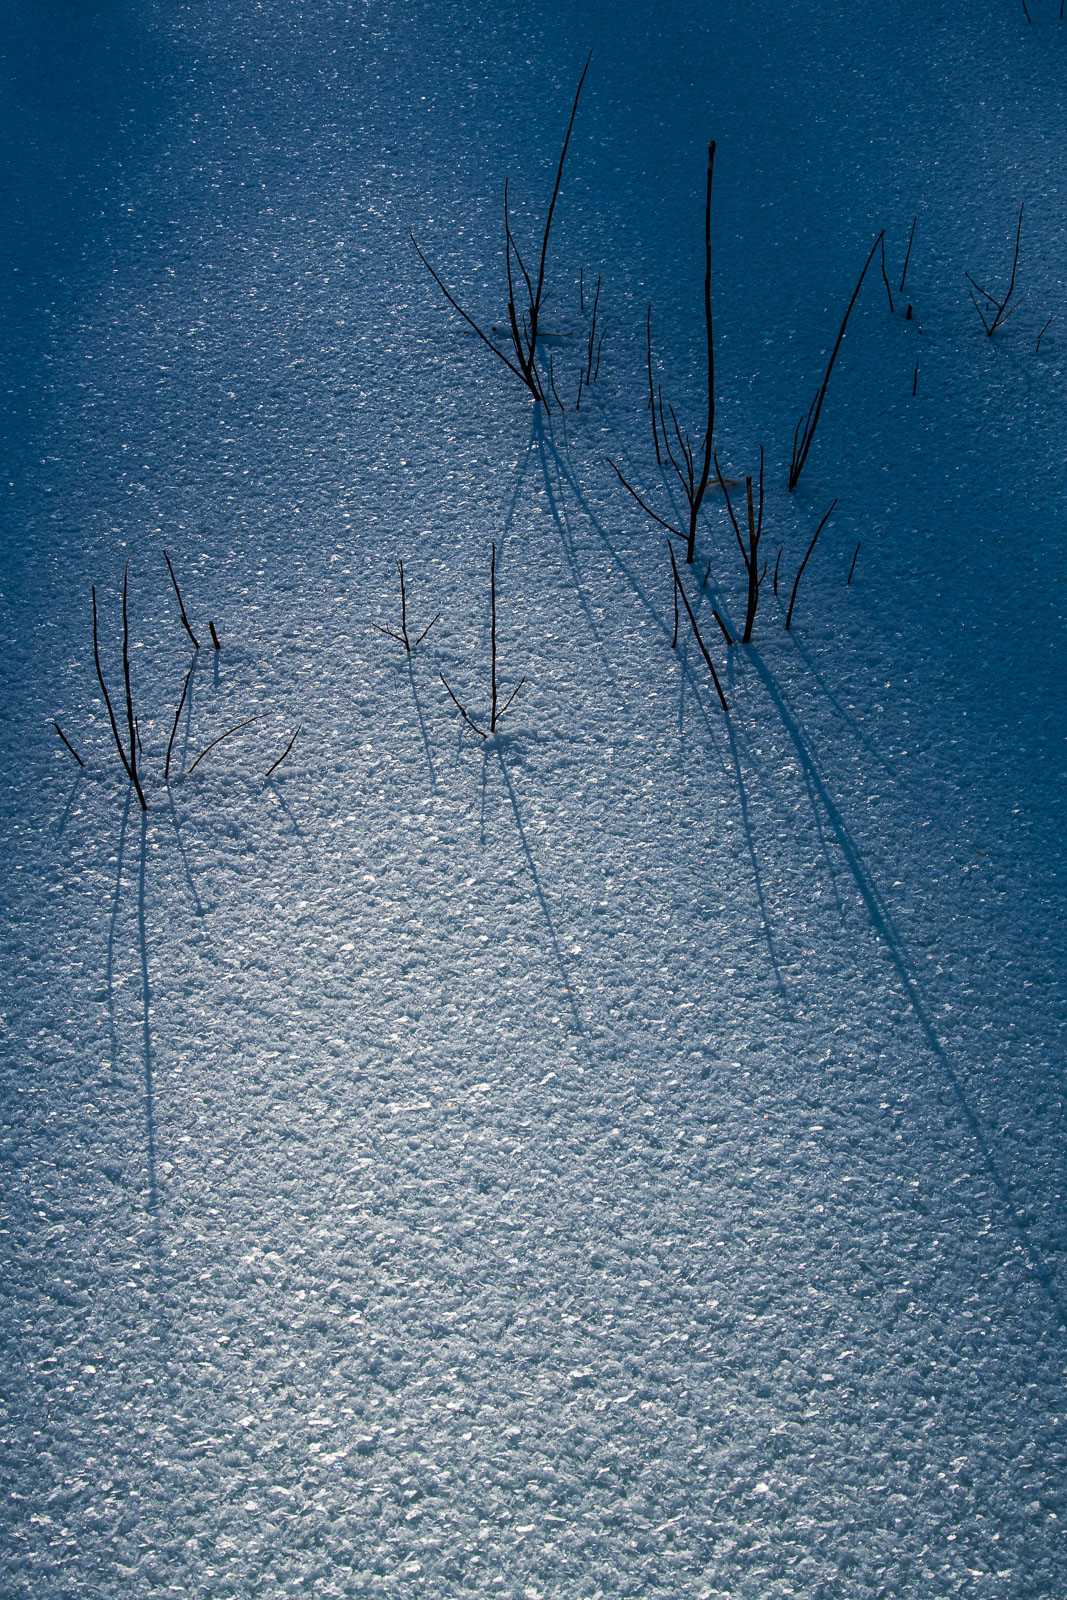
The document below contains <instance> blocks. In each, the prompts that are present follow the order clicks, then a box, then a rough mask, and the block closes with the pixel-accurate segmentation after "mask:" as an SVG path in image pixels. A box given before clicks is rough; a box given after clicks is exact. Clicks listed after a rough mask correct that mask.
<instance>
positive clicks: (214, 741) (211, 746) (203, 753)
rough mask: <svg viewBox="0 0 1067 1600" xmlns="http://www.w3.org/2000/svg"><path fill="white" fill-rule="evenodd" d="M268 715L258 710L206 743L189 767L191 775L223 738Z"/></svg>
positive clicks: (260, 720)
mask: <svg viewBox="0 0 1067 1600" xmlns="http://www.w3.org/2000/svg"><path fill="white" fill-rule="evenodd" d="M266 715H267V713H266V712H265V711H257V712H256V715H255V716H254V717H246V718H245V720H244V721H243V722H238V723H235V725H234V726H233V727H232V728H227V729H226V732H225V733H220V734H219V736H218V738H217V739H212V741H211V743H210V744H206V745H205V746H204V748H203V749H202V750H201V752H200V754H199V755H198V756H197V758H196V760H195V761H194V762H193V764H192V766H191V767H190V768H189V775H190V777H191V776H192V774H193V773H194V772H195V771H196V769H197V767H198V766H199V765H200V763H201V761H203V759H204V757H205V756H206V755H207V753H208V751H209V750H214V748H215V746H216V745H217V744H221V743H222V741H223V739H228V738H229V737H230V735H231V734H232V733H240V731H241V729H242V728H248V727H251V725H252V723H253V722H262V720H263V718H264V717H265V716H266Z"/></svg>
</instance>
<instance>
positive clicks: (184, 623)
mask: <svg viewBox="0 0 1067 1600" xmlns="http://www.w3.org/2000/svg"><path fill="white" fill-rule="evenodd" d="M163 559H164V561H165V562H166V563H167V571H168V572H169V573H170V581H171V583H172V584H173V585H174V593H175V594H176V595H177V597H178V610H179V611H180V612H181V614H182V627H183V628H184V629H185V631H186V633H187V634H188V635H189V637H190V639H191V640H192V641H193V649H194V650H199V649H200V640H199V639H198V638H197V637H196V634H195V633H194V632H193V630H192V628H191V627H190V626H189V618H188V617H187V616H186V615H185V601H184V600H183V599H182V592H181V590H180V589H179V588H178V580H177V578H176V577H175V575H174V568H173V567H172V566H171V564H170V556H169V555H168V554H167V552H166V551H165V550H164V552H163Z"/></svg>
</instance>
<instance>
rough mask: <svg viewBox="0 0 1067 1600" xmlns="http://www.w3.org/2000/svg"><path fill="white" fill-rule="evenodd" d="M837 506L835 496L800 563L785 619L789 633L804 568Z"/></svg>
mask: <svg viewBox="0 0 1067 1600" xmlns="http://www.w3.org/2000/svg"><path fill="white" fill-rule="evenodd" d="M836 504H837V496H836V495H835V496H834V500H833V504H832V505H831V506H830V510H829V511H828V512H827V513H826V515H825V517H823V519H822V521H821V522H820V523H819V526H818V527H817V528H816V530H815V534H814V537H813V538H812V541H811V543H810V544H809V545H808V548H807V553H806V554H805V556H804V559H803V561H802V562H801V563H800V570H799V572H798V573H797V575H796V578H795V579H794V580H793V593H792V594H791V595H790V597H789V610H788V611H787V612H786V618H785V631H786V632H787V633H788V632H789V628H790V624H791V623H792V621H793V607H794V606H795V605H796V603H797V590H798V589H799V588H800V580H801V578H802V577H803V574H804V568H805V567H806V566H807V564H808V557H809V556H810V555H811V552H812V551H813V550H814V549H815V543H816V540H817V539H818V537H819V535H820V533H821V532H822V530H823V529H824V528H825V526H826V524H827V523H828V522H829V520H830V517H831V515H832V513H833V509H834V506H836Z"/></svg>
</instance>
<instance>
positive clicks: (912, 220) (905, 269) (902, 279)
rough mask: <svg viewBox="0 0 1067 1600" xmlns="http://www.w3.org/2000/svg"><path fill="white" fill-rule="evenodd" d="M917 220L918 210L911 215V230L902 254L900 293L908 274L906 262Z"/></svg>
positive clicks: (908, 258)
mask: <svg viewBox="0 0 1067 1600" xmlns="http://www.w3.org/2000/svg"><path fill="white" fill-rule="evenodd" d="M918 220H919V215H918V212H916V214H915V216H914V217H912V219H911V232H910V234H909V235H908V248H907V252H906V254H905V256H904V271H903V272H902V273H901V274H900V293H901V294H903V293H904V279H905V278H906V277H907V276H908V262H909V261H910V260H911V246H912V241H913V240H914V238H915V224H916V223H917V222H918Z"/></svg>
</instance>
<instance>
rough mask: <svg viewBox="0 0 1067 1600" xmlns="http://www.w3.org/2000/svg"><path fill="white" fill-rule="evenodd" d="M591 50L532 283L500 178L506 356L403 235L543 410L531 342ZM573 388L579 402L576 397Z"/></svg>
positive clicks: (546, 398) (543, 399)
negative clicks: (520, 301) (519, 295)
mask: <svg viewBox="0 0 1067 1600" xmlns="http://www.w3.org/2000/svg"><path fill="white" fill-rule="evenodd" d="M591 59H592V51H590V52H589V55H588V56H587V57H586V62H585V66H584V67H583V68H582V75H581V77H580V78H579V79H578V87H577V89H576V90H575V94H574V104H573V105H572V106H571V115H570V121H569V122H568V123H567V132H566V135H565V136H564V140H563V148H562V150H561V151H560V156H559V164H558V166H557V168H556V181H555V185H554V187H553V189H552V198H551V200H550V201H549V206H548V214H547V216H546V217H545V226H544V231H543V232H542V235H541V255H540V260H539V262H538V266H537V276H536V279H535V278H534V277H533V276H532V275H531V273H530V272H529V271H528V269H527V267H526V263H525V261H524V260H523V257H522V252H521V251H520V249H519V246H518V242H517V241H516V239H515V235H514V233H513V232H512V228H511V210H510V206H509V203H508V180H507V178H505V179H504V259H505V264H506V268H507V279H508V333H509V336H510V338H511V355H508V354H506V353H505V351H503V350H502V349H501V348H500V346H499V345H497V344H494V343H493V340H492V339H491V338H490V337H489V335H488V334H487V333H486V332H485V331H484V330H483V329H482V328H481V327H480V326H479V324H478V323H477V322H476V321H475V320H474V318H473V317H472V316H471V315H470V313H469V312H468V311H466V310H464V308H463V306H461V305H460V303H459V301H458V300H457V299H456V297H455V295H454V294H453V293H452V291H451V290H450V289H449V288H448V286H447V285H446V284H445V283H444V281H443V280H442V279H441V277H440V275H439V274H438V272H437V271H436V269H435V268H434V267H433V266H432V265H431V264H430V262H429V261H428V260H427V259H426V256H425V255H424V254H423V252H422V250H421V249H420V247H419V244H418V241H417V240H416V238H415V235H414V232H413V231H412V230H411V229H409V230H408V236H409V238H410V239H411V242H412V244H413V245H414V246H415V250H416V252H417V254H418V257H419V260H420V261H421V262H422V264H423V266H424V267H425V268H426V270H427V272H428V273H429V274H430V276H431V277H432V278H433V280H434V282H435V283H436V284H437V287H438V288H439V289H440V291H441V293H442V294H443V295H444V297H445V299H446V300H447V301H448V303H449V305H450V306H452V308H453V309H454V310H455V311H458V312H459V314H460V316H461V317H462V318H463V320H464V322H466V323H467V325H468V327H470V328H472V329H473V330H474V332H475V333H476V334H477V335H478V337H479V339H480V340H481V341H482V343H483V344H484V345H485V346H486V348H487V349H489V350H491V351H492V352H493V354H494V355H495V356H496V357H497V359H498V360H499V361H502V362H503V363H504V365H505V366H506V367H507V368H508V370H509V371H510V372H513V373H514V374H515V376H516V377H517V378H518V379H519V380H520V382H521V383H523V384H525V386H526V388H527V389H528V390H529V391H530V393H531V394H532V395H533V398H534V399H535V400H536V401H538V402H539V403H540V404H541V405H543V406H544V408H545V410H546V411H549V410H551V401H550V398H549V396H550V394H551V389H552V386H551V384H550V386H549V389H548V391H547V392H546V388H545V383H544V381H543V379H542V376H541V371H540V369H539V367H538V365H537V340H538V334H539V332H540V323H541V313H542V311H543V309H544V304H545V299H546V289H545V268H546V265H547V262H548V244H549V239H550V237H551V234H552V221H553V218H554V216H555V211H556V201H557V200H558V198H559V191H560V185H561V184H562V182H563V167H564V163H565V162H566V159H567V149H568V147H569V145H570V142H571V133H572V131H573V128H574V119H575V117H576V116H577V114H578V100H579V97H580V95H581V92H582V85H583V84H584V83H585V75H586V73H587V72H588V71H589V62H590V60H591ZM516 284H519V285H520V286H521V289H522V290H523V291H524V296H525V304H524V305H523V306H522V308H521V310H520V309H519V308H518V307H517V306H516ZM580 393H581V391H580V389H579V397H580Z"/></svg>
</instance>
